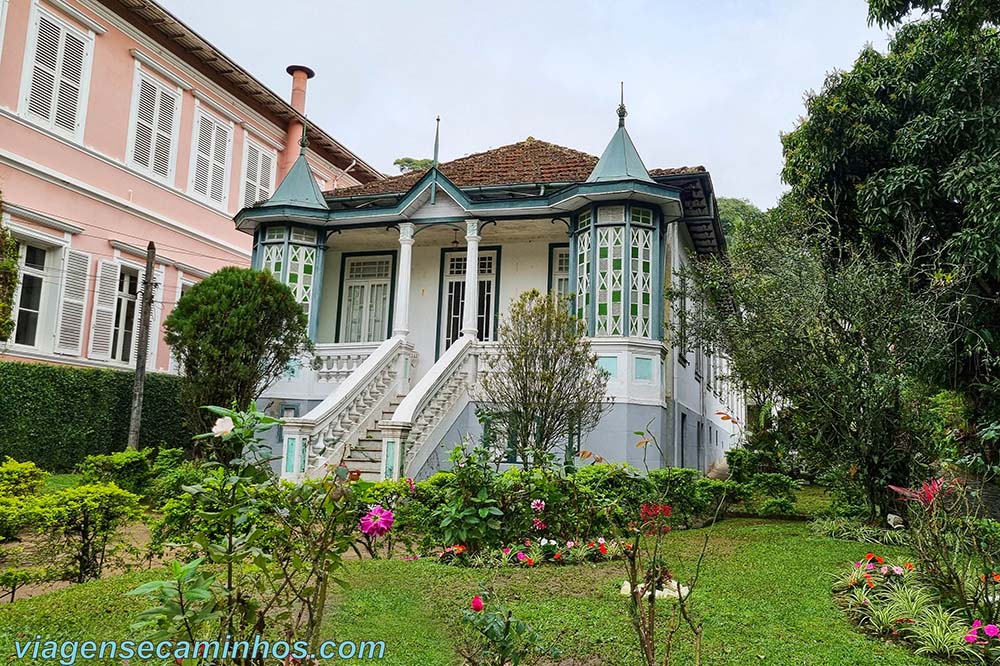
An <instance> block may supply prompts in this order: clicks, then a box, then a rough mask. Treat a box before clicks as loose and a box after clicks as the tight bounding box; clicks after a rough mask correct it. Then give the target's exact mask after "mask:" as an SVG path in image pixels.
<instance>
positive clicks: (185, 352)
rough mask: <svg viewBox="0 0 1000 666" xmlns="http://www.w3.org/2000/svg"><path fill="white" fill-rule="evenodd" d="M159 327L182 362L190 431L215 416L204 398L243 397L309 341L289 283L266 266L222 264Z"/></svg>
mask: <svg viewBox="0 0 1000 666" xmlns="http://www.w3.org/2000/svg"><path fill="white" fill-rule="evenodd" d="M165 328H166V340H167V344H169V345H170V346H171V348H172V350H173V352H174V354H175V355H176V356H177V359H178V361H179V362H180V363H181V364H182V366H183V368H184V380H183V383H182V397H183V400H184V403H185V405H186V408H187V412H188V419H189V422H190V429H191V430H192V431H193V432H207V431H209V430H211V427H212V423H213V421H214V417H213V416H212V415H211V414H209V413H208V412H205V411H204V410H203V409H201V407H202V406H203V405H232V404H234V403H235V404H237V405H244V406H246V405H250V404H251V403H253V401H254V400H256V399H257V397H258V396H260V394H261V392H262V391H263V390H264V389H265V388H266V387H267V386H268V385H269V384H270V383H271V382H273V381H274V380H275V379H277V378H278V377H280V376H281V375H282V373H284V372H285V371H286V369H287V368H288V365H289V363H291V362H292V361H294V360H295V359H296V358H298V356H299V355H300V354H301V353H302V352H303V351H305V350H307V349H310V348H311V347H312V343H311V342H310V340H309V336H308V319H307V317H306V314H305V312H303V311H302V307H301V306H300V305H299V303H298V302H297V301H296V300H295V297H294V295H293V294H292V292H291V290H290V289H289V288H288V287H287V286H286V285H284V284H282V283H281V282H279V281H278V280H276V279H275V278H274V277H273V276H272V275H271V274H270V273H268V272H260V271H253V270H249V269H245V268H235V267H230V268H223V269H222V270H220V271H217V272H216V273H213V274H212V275H210V276H209V277H207V278H205V279H204V280H202V281H201V282H200V283H198V284H196V285H195V286H194V287H192V288H191V289H190V290H189V291H187V292H186V293H185V294H184V296H183V297H182V298H181V299H180V301H179V302H178V303H177V307H175V308H174V310H173V311H172V312H171V313H170V316H169V317H167V321H166V324H165ZM195 453H196V454H199V455H200V454H202V453H203V452H202V451H196V452H195ZM219 453H220V456H221V457H223V458H225V456H226V452H225V451H220V452H219Z"/></svg>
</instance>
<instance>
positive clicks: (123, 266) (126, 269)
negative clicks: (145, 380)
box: [108, 261, 142, 365]
mask: <svg viewBox="0 0 1000 666" xmlns="http://www.w3.org/2000/svg"><path fill="white" fill-rule="evenodd" d="M126 273H127V274H128V275H129V276H131V277H134V278H135V297H134V299H129V300H132V301H133V302H134V303H135V306H134V308H133V310H132V317H131V320H132V336H131V337H130V338H129V342H128V349H127V351H128V358H126V359H122V358H116V356H115V354H116V353H121V354H122V355H124V352H125V351H126V346H125V344H124V338H123V337H122V336H119V334H118V330H117V329H118V326H117V323H118V316H119V306H120V304H121V300H122V291H121V286H117V287H116V290H115V316H114V320H113V322H112V326H111V354H110V356H109V359H108V360H109V361H110V362H111V363H119V364H123V365H134V364H135V359H134V358H132V349H133V347H134V346H135V345H134V344H133V343H134V341H135V336H136V335H137V334H138V330H139V329H138V324H139V318H140V316H141V309H142V300H141V296H142V286H141V285H140V284H139V280H140V278H141V271H139V270H137V269H136V268H135V267H133V266H132V265H131V264H129V263H126V262H122V261H119V262H118V284H119V285H121V282H122V278H123V277H125V275H126ZM125 307H126V308H127V307H128V306H127V305H126V306H125ZM124 329H125V322H123V323H122V326H121V330H124ZM119 347H120V348H121V352H119V351H118V348H119Z"/></svg>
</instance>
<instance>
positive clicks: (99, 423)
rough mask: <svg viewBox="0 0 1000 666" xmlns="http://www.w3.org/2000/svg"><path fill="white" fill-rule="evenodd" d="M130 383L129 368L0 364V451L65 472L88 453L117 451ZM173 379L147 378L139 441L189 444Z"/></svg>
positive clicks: (127, 409) (128, 403) (126, 414)
mask: <svg viewBox="0 0 1000 666" xmlns="http://www.w3.org/2000/svg"><path fill="white" fill-rule="evenodd" d="M133 380H134V373H132V372H120V371H116V370H96V369H84V368H71V367H68V366H56V365H48V364H46V363H16V362H3V361H0V433H3V436H2V437H0V456H5V455H6V456H12V457H14V458H16V459H18V460H32V461H34V462H35V463H37V464H38V465H39V466H41V467H43V468H44V469H47V470H50V471H53V472H71V471H73V469H74V468H75V467H76V466H77V465H78V464H79V463H80V462H81V461H82V460H83V458H84V457H85V456H87V455H94V454H107V453H112V452H114V451H118V450H121V449H123V448H124V443H125V442H126V441H127V439H128V427H129V414H130V408H131V404H132V384H133ZM179 381H180V380H179V378H177V377H174V376H172V375H165V374H160V373H149V374H147V375H146V388H145V394H144V397H143V405H142V429H141V430H140V433H139V441H140V443H141V445H143V446H149V445H151V444H154V443H158V442H161V441H162V442H165V443H166V445H168V446H184V445H185V444H187V443H189V442H190V440H191V433H190V432H189V431H188V430H187V428H186V427H185V426H184V420H183V416H182V410H181V407H180V403H179V401H178V395H179ZM67 400H70V401H71V403H70V404H69V405H67Z"/></svg>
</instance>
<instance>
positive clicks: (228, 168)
mask: <svg viewBox="0 0 1000 666" xmlns="http://www.w3.org/2000/svg"><path fill="white" fill-rule="evenodd" d="M203 118H207V119H208V120H209V121H211V122H212V123H213V126H216V125H217V126H220V127H225V128H226V132H227V135H226V148H225V151H226V159H225V171H224V175H223V181H224V182H223V187H222V201H217V200H216V199H213V198H212V195H211V192H212V181H211V172H210V173H209V181H208V186H207V187H206V191H205V194H202V193H201V192H199V191H198V190H196V189H195V178H196V177H197V166H198V135H199V133H200V131H201V122H202V119H203ZM235 129H236V124H235V123H234V122H233V121H231V120H225V119H223V118H220V117H219V116H217V115H216V114H214V113H212V112H211V111H209V110H208V109H207V108H206V105H204V104H202V103H201V100H198V99H195V104H194V122H193V123H192V127H191V144H190V152H191V156H190V159H189V164H188V182H187V190H186V191H187V193H188V194H189V195H190V196H191V197H193V198H195V199H197V200H198V201H200V202H202V203H204V204H206V205H208V206H211V207H212V208H215V209H216V210H220V211H222V212H227V211H228V210H229V191H230V189H232V178H233V135H234V134H235ZM214 144H215V142H214V130H213V146H214ZM212 157H214V154H213V156H212ZM211 161H212V160H211V159H210V162H211ZM209 167H211V164H209Z"/></svg>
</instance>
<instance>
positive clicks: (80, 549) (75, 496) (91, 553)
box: [38, 483, 141, 583]
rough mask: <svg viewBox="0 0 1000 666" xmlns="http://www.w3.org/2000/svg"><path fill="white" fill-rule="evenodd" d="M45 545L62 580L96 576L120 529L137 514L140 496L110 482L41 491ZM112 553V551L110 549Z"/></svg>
mask: <svg viewBox="0 0 1000 666" xmlns="http://www.w3.org/2000/svg"><path fill="white" fill-rule="evenodd" d="M38 511H39V513H38V518H39V522H38V525H39V531H40V532H41V533H42V534H43V535H44V536H45V542H46V543H45V545H44V550H45V552H46V554H47V555H48V557H49V560H50V561H51V562H52V563H53V565H54V567H55V568H56V569H58V570H59V572H60V577H61V578H63V579H64V580H69V581H73V582H76V583H83V582H86V581H88V580H92V579H95V578H100V577H101V574H102V573H103V571H104V565H105V563H106V560H107V556H108V555H109V547H111V548H112V549H115V548H116V547H117V546H118V545H119V544H120V543H121V542H120V541H118V540H117V539H116V537H117V534H118V532H119V530H120V529H121V528H123V527H125V526H126V525H127V524H128V523H129V522H130V521H132V520H135V519H137V518H139V516H140V515H141V512H140V510H139V497H138V496H136V495H134V494H133V493H130V492H128V491H125V490H122V489H121V488H119V487H118V486H116V485H115V484H113V483H107V484H89V485H81V486H77V487H75V488H67V489H65V490H61V491H59V492H57V493H52V494H50V495H45V496H43V497H42V498H41V499H40V500H39V504H38ZM112 554H113V550H112Z"/></svg>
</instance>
